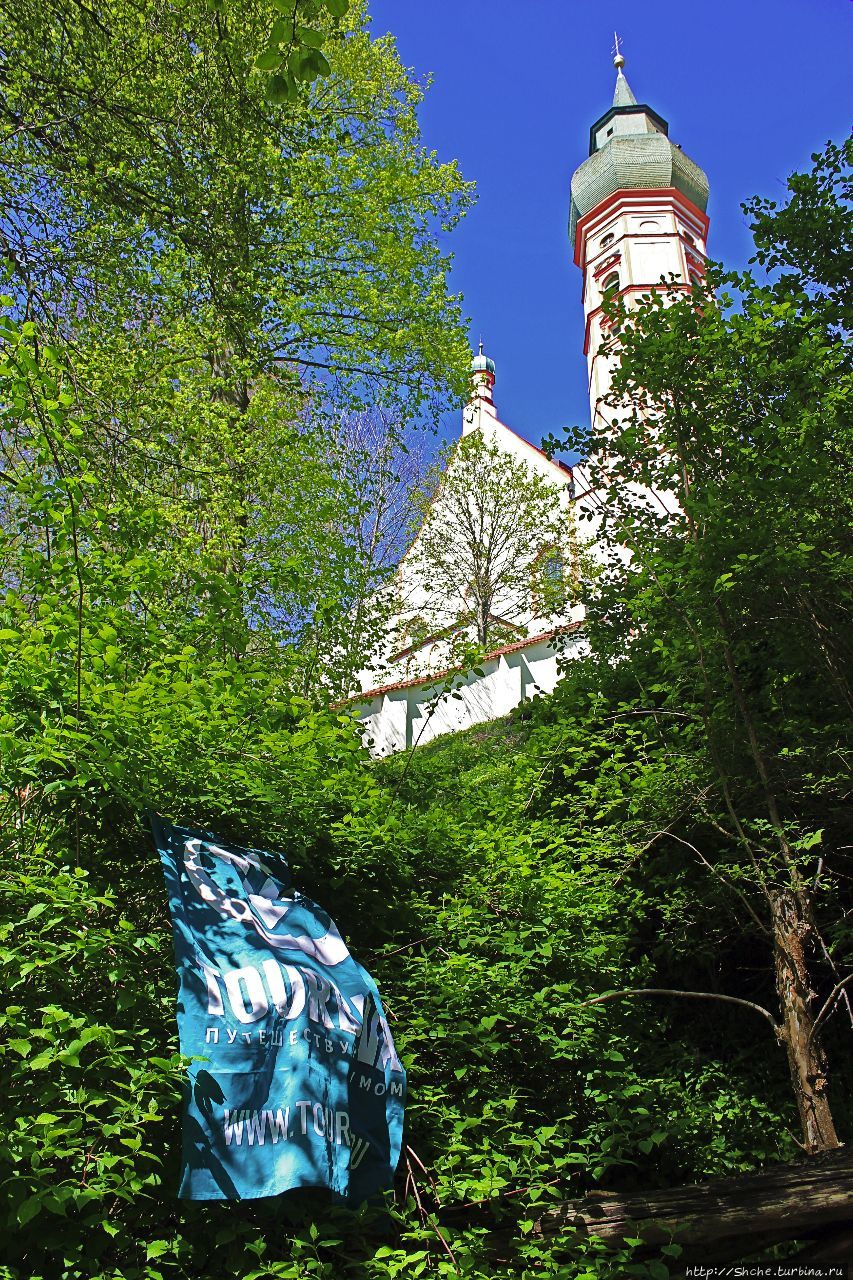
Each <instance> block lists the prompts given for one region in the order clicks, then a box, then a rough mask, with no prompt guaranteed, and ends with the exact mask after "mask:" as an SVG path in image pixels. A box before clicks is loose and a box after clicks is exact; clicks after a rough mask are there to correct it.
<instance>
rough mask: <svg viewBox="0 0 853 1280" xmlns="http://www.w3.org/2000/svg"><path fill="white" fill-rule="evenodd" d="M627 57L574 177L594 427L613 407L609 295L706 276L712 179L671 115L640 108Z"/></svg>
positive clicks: (573, 233) (573, 223)
mask: <svg viewBox="0 0 853 1280" xmlns="http://www.w3.org/2000/svg"><path fill="white" fill-rule="evenodd" d="M624 65H625V59H624V58H623V57H622V55H621V53H619V52H618V44H617V53H616V57H615V59H614V66H615V67H616V91H615V93H614V95H613V104H612V106H611V107H610V109H609V110H608V111H606V112H605V113H604V115H603V116H601V117H600V118H599V119H598V120H596V122H595V124H594V125H593V126H592V128H591V129H590V133H589V158H588V159H587V160H584V162H583V164H582V165H580V167H579V168H578V169H576V170H575V173H574V175H573V177H572V205H571V214H570V219H569V236H570V238H571V241H572V244H573V247H574V257H575V262H576V263H577V264H578V266H579V267H580V268H581V270H582V271H583V307H584V320H585V333H584V354H585V355H586V358H587V367H588V370H589V398H590V411H591V415H592V419H593V421H594V420H595V416H596V414H597V413H599V412H600V406H601V405H602V404H603V403H606V401H607V396H608V391H609V389H610V370H609V368H608V365H607V361H606V360H605V359H604V357H603V356H601V355H600V354H599V349H600V347H601V343H602V339H603V338H604V337H605V336H606V325H607V320H606V317H605V316H604V314H603V311H602V303H603V301H604V295H605V292H607V291H610V290H615V291H617V292H618V293H620V294H622V295H624V296H625V299H626V303H627V304H628V305H629V306H630V303H631V298H632V296H636V295H641V294H643V293H648V292H649V290H650V289H654V288H656V287H657V288H660V287H661V277H665V278H666V280H669V279H670V277H674V278H675V280H676V281H677V282H678V283H680V284H682V285H684V286H685V287H687V288H689V287H690V286H691V284H692V283H694V282H695V281H697V280H699V279H701V277H702V275H703V274H704V269H705V268H704V262H705V243H706V237H707V234H708V218H707V216H706V214H705V209H706V207H707V204H708V179H707V177H706V176H705V174H704V173H703V172H702V170H701V169H700V168H699V166H698V165H696V164H694V163H693V161H692V160H690V159H689V158H688V157H687V156H686V155H685V154H684V152H683V151H682V150H681V147H680V146H678V145H677V144H676V143H672V142H670V140H669V136H668V135H669V125H668V124H667V122H666V120H664V119H663V117H662V116H659V115H658V113H657V112H656V111H654V110H652V108H651V107H648V106H646V105H644V104H642V103H638V102H637V99H636V98H635V97H634V94H633V93H632V92H631V88H630V86H629V84H628V81H627V80H626V79H625V74H624V71H623V67H624Z"/></svg>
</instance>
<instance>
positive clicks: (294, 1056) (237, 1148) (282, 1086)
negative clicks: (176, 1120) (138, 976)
mask: <svg viewBox="0 0 853 1280" xmlns="http://www.w3.org/2000/svg"><path fill="white" fill-rule="evenodd" d="M151 826H152V829H153V832H154V839H155V842H156V845H157V848H158V850H159V853H160V857H161V859H162V862H163V867H164V870H165V873H166V883H167V886H168V890H169V904H170V907H171V912H172V928H173V934H174V941H175V957H176V963H177V970H178V1031H179V1035H180V1046H181V1053H183V1054H186V1055H187V1056H188V1057H192V1058H194V1059H195V1061H194V1062H193V1064H192V1066H191V1067H190V1068H189V1078H188V1082H187V1086H188V1087H187V1098H186V1107H185V1113H184V1126H183V1169H182V1175H181V1185H180V1192H179V1194H180V1195H181V1196H183V1197H185V1198H186V1199H189V1200H231V1199H234V1200H243V1199H251V1198H254V1197H257V1196H274V1195H278V1194H279V1193H280V1192H282V1191H289V1190H290V1189H292V1188H294V1187H318V1186H319V1187H329V1188H330V1189H331V1190H332V1191H333V1192H335V1193H336V1194H338V1195H340V1196H341V1197H343V1198H345V1199H346V1200H348V1201H350V1202H355V1201H361V1200H364V1199H366V1198H367V1197H368V1196H371V1195H373V1194H375V1193H376V1192H377V1191H380V1190H383V1189H384V1188H387V1187H389V1186H390V1185H391V1180H392V1178H393V1175H394V1169H395V1167H396V1165H397V1160H398V1159H399V1155H400V1144H401V1141H402V1130H403V1105H404V1097H405V1087H406V1077H405V1073H404V1071H403V1067H402V1064H401V1063H400V1060H399V1058H398V1057H397V1053H396V1051H395V1049H394V1042H393V1040H392V1038H391V1032H390V1030H389V1028H388V1023H387V1021H386V1018H385V1014H384V1011H383V1009H382V1002H381V1001H380V999H379V992H378V991H377V989H376V984H375V983H374V981H373V979H372V978H371V977H370V974H369V973H367V971H366V970H365V969H364V968H363V967H362V966H361V965H360V964H359V963H358V961H357V960H354V959H353V957H352V956H351V955H350V953H349V951H348V949H347V946H346V943H345V942H344V940H343V939H342V937H341V935H340V934H339V933H338V930H337V929H336V927H335V925H334V922H333V921H332V920H331V918H330V917H329V916H328V915H327V914H326V913H325V911H323V910H322V909H321V908H320V907H318V906H317V904H316V903H314V902H311V900H310V899H308V898H305V897H303V896H302V895H301V894H299V893H296V892H295V891H294V890H293V889H292V888H291V884H290V875H289V872H288V869H287V865H286V863H285V862H284V860H283V859H282V858H281V857H280V856H279V855H275V854H271V853H261V852H259V851H258V850H256V849H243V848H240V847H238V846H236V845H229V844H224V843H223V842H221V841H219V840H217V839H216V838H215V837H214V836H212V835H210V834H203V833H202V832H200V831H191V830H187V829H185V828H183V827H174V826H170V825H169V824H167V823H165V822H163V821H161V819H160V818H157V817H152V818H151Z"/></svg>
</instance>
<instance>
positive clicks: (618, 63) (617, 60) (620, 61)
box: [613, 31, 625, 67]
mask: <svg viewBox="0 0 853 1280" xmlns="http://www.w3.org/2000/svg"><path fill="white" fill-rule="evenodd" d="M613 52H614V54H615V57H614V59H613V65H614V67H624V65H625V58H624V57H623V55H622V50H621V49H620V48H619V33H618V32H617V31H614V32H613Z"/></svg>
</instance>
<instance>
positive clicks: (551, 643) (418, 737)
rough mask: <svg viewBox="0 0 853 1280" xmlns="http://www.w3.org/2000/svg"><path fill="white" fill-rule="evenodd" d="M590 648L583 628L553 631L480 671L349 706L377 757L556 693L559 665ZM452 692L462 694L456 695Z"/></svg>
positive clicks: (384, 692)
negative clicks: (532, 699) (553, 633)
mask: <svg viewBox="0 0 853 1280" xmlns="http://www.w3.org/2000/svg"><path fill="white" fill-rule="evenodd" d="M585 652H587V645H586V641H585V639H584V636H583V632H582V630H581V629H580V626H579V625H577V626H576V627H575V629H574V630H573V631H571V632H569V633H565V634H564V635H563V637H562V639H560V638H559V637H555V636H553V635H551V634H549V635H547V636H545V637H541V638H534V639H533V640H532V641H530V642H527V643H524V644H523V646H522V645H519V646H515V645H513V646H511V647H510V648H509V649H507V650H505V651H502V652H498V653H495V654H494V655H493V656H492V657H490V658H488V659H486V660H485V661H484V662H483V663H482V665H481V667H480V670H481V671H482V672H483V674H482V675H481V676H478V675H475V674H474V672H466V673H460V674H458V675H456V676H448V677H446V681H447V685H448V687H449V691H448V692H444V693H443V692H442V689H443V686H444V685H445V678H441V679H435V678H433V679H432V680H429V681H419V682H412V683H405V684H400V685H391V686H388V687H387V688H385V689H377V690H376V691H375V692H373V695H372V696H368V697H367V698H366V699H365V700H364V701H363V702H360V701H355V700H354V701H353V703H352V704H351V709H352V711H353V714H354V715H355V717H356V719H358V720H360V721H361V723H362V725H363V726H364V732H363V738H364V742H365V744H366V745H367V747H368V750H369V751H370V754H371V755H372V756H374V757H375V758H381V757H383V756H387V755H393V754H394V753H395V752H398V751H405V750H407V749H408V748H411V747H412V746H414V745H415V744H418V745H423V744H425V743H427V742H431V741H432V740H433V739H434V738H438V737H441V736H442V735H443V734H446V733H458V732H460V731H461V730H463V729H470V728H471V727H472V726H473V725H477V724H485V723H487V722H488V721H490V720H498V719H500V718H501V717H503V716H506V715H509V713H510V711H513V710H514V709H515V708H516V707H517V706H519V705H520V704H521V703H522V702H525V701H528V700H529V699H530V698H533V697H537V696H539V695H543V694H549V693H553V691H554V689H555V688H556V686H557V682H558V680H559V679H560V669H559V667H560V663H561V662H562V661H565V660H567V659H568V660H570V659H571V658H572V657H578V656H581V655H582V654H583V653H585ZM454 694H456V695H458V696H453V695H454Z"/></svg>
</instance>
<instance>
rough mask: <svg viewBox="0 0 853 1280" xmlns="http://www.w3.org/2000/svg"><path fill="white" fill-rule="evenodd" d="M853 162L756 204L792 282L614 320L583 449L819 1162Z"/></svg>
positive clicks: (637, 650)
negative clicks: (771, 993)
mask: <svg viewBox="0 0 853 1280" xmlns="http://www.w3.org/2000/svg"><path fill="white" fill-rule="evenodd" d="M851 160H853V152H851V149H850V147H849V146H848V147H847V148H846V149H845V150H844V151H840V150H838V149H836V148H832V147H830V148H829V149H828V150H827V151H826V152H825V153H824V154H823V155H822V156H819V157H816V166H815V170H814V172H813V173H812V174H811V175H803V176H796V177H795V178H793V179H792V180H791V190H792V193H793V194H792V199H791V201H790V203H789V204H788V206H786V208H785V209H783V210H780V211H778V212H774V211H773V210H768V208H767V207H766V206H760V205H759V206H753V210H754V212H755V214H756V217H757V224H756V229H757V234H758V245H759V255H760V258H761V259H762V260H763V261H764V262H765V263H767V265H768V266H771V267H778V266H783V267H785V268H786V270H785V271H784V272H783V274H782V275H781V276H780V277H779V278H777V279H775V280H771V281H769V282H766V283H760V282H758V281H757V280H756V279H755V278H754V277H753V276H751V275H749V274H744V275H740V276H735V275H726V274H724V273H722V271H721V270H719V269H714V270H712V271H711V272H709V282H710V283H709V288H708V289H707V290H706V291H703V292H701V293H699V292H697V291H695V290H694V293H693V296H692V297H684V296H683V294H679V293H678V292H677V291H675V292H673V293H672V294H671V295H670V296H668V297H667V296H664V295H662V294H660V293H658V294H656V295H654V296H651V297H649V298H648V299H646V300H645V301H644V302H641V304H640V305H639V306H638V308H637V309H636V310H633V309H632V310H631V311H630V312H626V311H625V310H624V309H623V310H621V311H619V312H618V314H617V315H616V317H615V318H616V319H617V322H618V335H617V337H616V338H615V339H614V342H613V343H612V345H611V352H612V353H613V354H614V355H616V356H617V358H618V369H617V371H616V374H615V380H614V392H615V399H614V403H615V404H617V406H618V409H617V412H616V414H615V416H614V417H613V419H612V420H611V421H604V420H602V421H597V422H596V423H595V424H593V427H592V430H591V433H590V435H589V437H588V439H587V442H586V449H587V451H588V455H589V460H590V466H591V468H592V471H593V474H594V478H595V482H596V483H597V485H598V486H599V497H600V499H601V503H602V509H603V511H604V517H605V518H604V523H603V537H604V539H605V542H606V545H607V547H608V548H609V552H610V555H609V564H608V569H607V572H606V574H605V576H604V578H603V579H602V581H601V583H600V586H599V588H598V591H597V592H596V593H595V594H594V596H593V599H592V602H591V609H590V632H591V636H592V643H593V645H594V647H595V649H596V651H597V652H598V653H599V654H600V655H601V657H602V658H603V659H604V661H605V663H611V664H612V663H613V662H618V663H620V664H623V665H624V666H625V668H626V670H627V671H629V672H630V673H631V675H632V677H633V678H634V680H635V681H636V686H637V693H636V698H637V702H636V703H635V709H634V711H633V712H632V714H645V715H647V716H649V717H651V718H652V720H653V723H654V725H655V727H656V731H657V733H658V734H659V735H660V741H661V743H663V744H665V745H666V749H667V751H668V752H669V753H670V754H671V755H672V757H673V759H675V760H683V759H685V758H688V759H689V760H690V761H691V764H690V768H689V770H688V773H689V776H690V778H691V781H690V783H689V784H686V792H685V795H684V798H683V804H684V805H685V806H688V807H689V808H690V810H691V811H692V812H693V815H694V817H695V818H696V820H697V824H698V825H697V826H695V827H694V828H693V829H692V831H691V834H690V835H689V840H690V845H691V848H693V850H694V852H695V854H696V858H697V863H698V865H699V866H700V867H701V869H702V873H703V874H704V873H706V872H710V873H711V874H713V875H715V876H717V877H718V878H719V879H720V880H721V881H722V882H723V883H725V884H727V885H728V886H729V887H730V889H731V891H732V892H733V893H734V894H735V895H736V896H737V899H738V902H739V904H740V906H741V908H742V909H743V910H745V912H746V913H747V916H746V921H745V924H744V928H745V929H746V930H747V931H748V930H749V929H751V928H753V927H754V928H757V929H758V930H759V933H760V935H761V936H762V937H763V938H764V939H765V942H766V945H767V948H768V951H769V955H770V957H771V959H772V964H773V969H774V973H775V986H776V993H777V998H778V1009H779V1017H778V1023H777V1024H776V1028H775V1029H776V1035H777V1037H778V1039H779V1041H780V1042H781V1044H782V1045H783V1046H784V1048H785V1051H786V1053H787V1056H788V1063H789V1067H790V1074H791V1080H792V1085H793V1089H794V1094H795V1096H796V1099H797V1105H798V1108H799V1115H800V1122H801V1127H802V1134H803V1144H804V1146H805V1148H806V1150H808V1151H810V1152H815V1151H820V1150H823V1149H825V1148H828V1147H833V1146H835V1145H836V1144H837V1137H836V1130H835V1125H834V1121H833V1117H832V1113H831V1108H830V1102H829V1089H828V1078H827V1061H826V1055H825V1051H824V1046H823V1043H822V1033H823V1031H824V1027H825V1022H826V1018H827V1017H828V1016H829V1014H830V1013H831V1012H832V1011H833V1010H834V1009H835V1008H836V1007H838V1005H839V1002H841V1003H842V1005H843V1004H844V1002H845V999H846V997H845V991H844V986H845V984H846V983H847V981H848V980H850V978H851V975H850V974H849V970H847V969H846V966H843V965H842V966H841V967H839V964H840V953H841V951H842V949H843V945H844V939H845V937H846V930H845V926H844V920H843V913H842V912H841V911H840V910H839V909H838V906H837V900H836V892H835V889H836V886H837V884H838V879H837V877H838V876H839V875H843V874H845V873H844V871H843V865H844V858H845V856H846V855H845V853H844V852H843V850H844V848H845V846H847V845H849V842H850V822H849V813H848V812H847V809H846V801H845V795H846V783H845V782H844V781H843V779H842V764H841V762H842V761H843V760H844V759H845V753H846V752H847V751H848V750H849V738H848V727H849V714H850V710H851V707H852V706H853V702H851V686H850V671H851V667H850V658H851V651H850V635H851V628H850V623H851V573H850V568H851V562H850V549H849V525H850V516H851V491H850V483H849V476H850V469H851V463H853V436H851V433H850V423H851V420H853V419H852V418H851V410H852V409H853V376H851V358H850V347H849V334H848V332H847V331H846V330H845V328H844V327H843V325H842V324H841V304H842V301H843V297H842V293H841V291H840V289H839V287H838V281H837V270H836V268H837V256H838V252H839V248H838V246H839V245H842V246H843V245H847V244H849V239H850V231H849V228H850V224H851V204H850V166H851ZM818 195H819V199H818V198H817V196H818ZM804 209H807V213H808V216H807V217H805V216H804ZM841 252H842V256H843V252H844V250H841ZM714 289H719V290H723V291H724V292H722V293H721V294H720V296H719V298H718V297H717V296H715V293H714V292H713V291H712V290H714ZM651 493H657V494H660V495H666V496H667V497H668V498H670V499H671V500H672V501H669V502H667V503H665V504H661V503H658V502H655V501H653V500H651V498H650V494H651ZM624 547H627V548H628V549H629V551H630V553H631V554H630V558H629V559H626V557H625V555H624V553H623V551H622V548H624ZM675 831H676V836H679V838H684V836H685V832H684V830H683V827H682V829H681V831H680V833H679V829H678V823H676V826H675ZM846 1007H847V1009H848V1011H849V1008H850V1006H849V1004H848V1005H847V1006H846ZM771 1021H773V1019H771ZM851 1024H853V1016H851Z"/></svg>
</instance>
